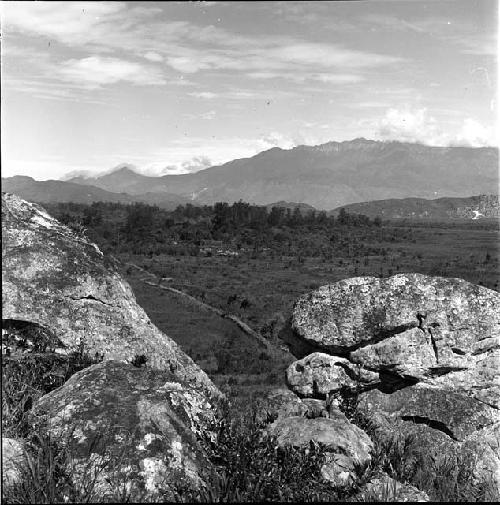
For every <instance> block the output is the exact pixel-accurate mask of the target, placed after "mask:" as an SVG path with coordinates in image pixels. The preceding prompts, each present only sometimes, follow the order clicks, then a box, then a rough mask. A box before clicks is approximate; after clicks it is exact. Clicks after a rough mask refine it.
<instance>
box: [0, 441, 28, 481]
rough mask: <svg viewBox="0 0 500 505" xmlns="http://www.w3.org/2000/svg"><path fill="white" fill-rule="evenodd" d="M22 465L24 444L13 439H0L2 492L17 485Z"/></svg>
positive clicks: (23, 461) (23, 462)
mask: <svg viewBox="0 0 500 505" xmlns="http://www.w3.org/2000/svg"><path fill="white" fill-rule="evenodd" d="M24 464H25V452H24V444H23V443H22V442H20V441H19V440H16V439H14V438H7V437H2V485H3V487H4V490H5V489H7V488H9V487H11V486H14V485H16V484H19V482H20V481H21V479H22V467H23V465H24Z"/></svg>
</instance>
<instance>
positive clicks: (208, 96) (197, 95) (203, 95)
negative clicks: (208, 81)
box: [188, 91, 218, 100]
mask: <svg viewBox="0 0 500 505" xmlns="http://www.w3.org/2000/svg"><path fill="white" fill-rule="evenodd" d="M188 95H189V96H194V97H195V98H205V99H207V100H210V99H212V98H216V97H217V96H218V95H217V93H212V92H211V91H193V92H192V93H188Z"/></svg>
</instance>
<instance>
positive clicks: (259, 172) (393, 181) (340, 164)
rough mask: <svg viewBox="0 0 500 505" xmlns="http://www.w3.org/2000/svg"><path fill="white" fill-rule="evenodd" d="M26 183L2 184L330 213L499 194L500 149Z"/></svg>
mask: <svg viewBox="0 0 500 505" xmlns="http://www.w3.org/2000/svg"><path fill="white" fill-rule="evenodd" d="M28 179H30V178H26V177H22V178H20V177H11V178H6V179H2V185H3V187H4V191H11V192H17V194H19V195H20V196H22V197H25V198H28V199H32V200H33V199H35V200H37V201H44V199H46V200H45V201H63V200H61V198H68V199H69V200H66V201H87V202H88V201H96V199H97V198H99V199H103V198H105V199H106V200H109V201H124V202H126V201H144V202H146V203H154V204H157V205H161V206H167V207H168V206H176V205H178V204H179V203H185V202H188V201H189V202H191V203H193V204H195V205H196V204H198V205H202V204H213V203H215V202H217V201H227V202H230V203H231V202H234V201H238V200H243V201H246V202H249V203H254V204H260V205H269V204H270V203H272V202H279V201H284V202H297V203H301V204H307V205H311V206H313V207H315V208H316V209H324V210H330V209H335V208H338V207H341V206H345V205H349V204H353V203H359V202H366V201H373V200H387V199H402V198H422V199H435V198H439V197H466V196H470V195H474V194H475V195H478V194H497V193H498V148H493V147H483V148H471V147H434V146H426V145H421V144H410V143H404V142H395V141H392V142H379V141H374V140H367V139H364V138H358V139H354V140H351V141H344V142H328V143H326V144H322V145H317V146H297V147H295V148H293V149H281V148H278V147H275V148H272V149H270V150H267V151H264V152H261V153H259V154H257V155H255V156H252V157H251V158H244V159H237V160H233V161H230V162H228V163H225V164H223V165H219V166H213V167H210V168H206V169H204V170H200V171H198V172H195V173H188V174H181V175H164V176H158V177H151V176H146V175H142V174H140V173H137V172H136V171H134V170H133V169H132V168H131V167H130V166H127V165H125V166H121V167H119V168H117V169H116V170H114V171H112V172H108V173H106V174H103V175H100V176H94V177H90V176H86V175H78V176H75V177H72V178H70V179H68V180H66V181H45V182H37V181H34V180H33V179H30V180H28ZM78 187H81V193H80V192H79V190H78ZM16 190H17V191H16ZM99 190H101V191H104V192H105V193H99ZM20 191H23V192H24V193H23V194H21V193H20ZM106 192H107V193H106ZM54 198H55V200H54ZM50 199H52V200H50Z"/></svg>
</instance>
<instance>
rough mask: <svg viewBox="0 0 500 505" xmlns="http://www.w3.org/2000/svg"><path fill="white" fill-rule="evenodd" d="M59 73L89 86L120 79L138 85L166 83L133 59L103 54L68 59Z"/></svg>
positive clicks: (152, 70) (157, 74)
mask: <svg viewBox="0 0 500 505" xmlns="http://www.w3.org/2000/svg"><path fill="white" fill-rule="evenodd" d="M59 75H60V76H61V77H62V78H63V79H65V80H68V81H72V82H79V83H82V84H84V83H85V84H87V86H88V87H99V86H102V85H105V84H114V83H117V82H119V81H128V82H130V83H133V84H137V85H158V84H164V83H165V80H164V79H163V78H162V76H161V75H160V74H159V73H158V72H156V71H155V70H154V69H151V68H148V67H145V66H143V65H141V64H139V63H135V62H132V61H126V60H122V59H118V58H106V57H101V56H89V57H88V58H82V59H79V60H77V59H72V60H68V61H66V62H64V63H63V64H62V65H61V68H60V70H59Z"/></svg>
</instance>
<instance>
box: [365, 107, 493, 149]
mask: <svg viewBox="0 0 500 505" xmlns="http://www.w3.org/2000/svg"><path fill="white" fill-rule="evenodd" d="M374 126H375V128H374V129H375V137H376V138H379V139H382V140H398V141H401V142H411V143H415V142H418V143H422V144H427V145H434V146H457V145H461V146H469V147H485V146H493V145H497V144H498V141H497V140H496V136H495V132H494V131H493V129H492V128H487V127H485V126H483V125H482V124H481V123H480V122H479V121H477V120H475V119H472V118H464V119H463V123H462V125H461V127H460V129H459V130H458V131H457V132H456V133H453V132H450V131H445V130H443V128H442V127H441V126H440V125H439V123H438V121H437V120H436V118H435V117H434V116H431V115H430V114H429V113H428V111H427V109H426V108H422V109H411V108H409V107H405V108H403V109H393V108H391V109H389V110H387V111H386V114H385V116H384V117H382V118H381V119H380V120H378V121H375V125H374Z"/></svg>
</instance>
